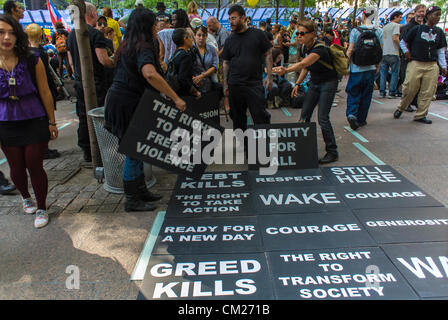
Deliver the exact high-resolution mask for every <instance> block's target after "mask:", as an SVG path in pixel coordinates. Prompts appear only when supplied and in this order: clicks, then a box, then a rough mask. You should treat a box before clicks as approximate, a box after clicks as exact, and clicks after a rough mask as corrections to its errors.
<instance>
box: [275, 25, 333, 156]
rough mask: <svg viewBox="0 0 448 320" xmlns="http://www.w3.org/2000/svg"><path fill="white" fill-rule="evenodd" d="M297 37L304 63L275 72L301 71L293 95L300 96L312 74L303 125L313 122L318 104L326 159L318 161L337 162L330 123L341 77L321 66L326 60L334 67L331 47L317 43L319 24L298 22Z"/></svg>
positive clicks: (304, 109) (305, 102)
mask: <svg viewBox="0 0 448 320" xmlns="http://www.w3.org/2000/svg"><path fill="white" fill-rule="evenodd" d="M297 34H298V37H299V42H300V44H301V47H300V50H299V52H298V55H300V57H301V58H302V59H303V60H301V61H300V62H299V63H296V64H294V65H292V66H290V67H288V68H285V67H278V68H275V69H274V70H273V71H274V72H275V73H277V74H279V75H284V74H285V73H289V72H293V71H299V70H301V71H300V75H299V78H298V79H297V81H296V85H295V87H294V89H293V90H292V93H291V95H292V96H295V95H296V94H297V92H298V89H299V86H300V84H301V83H302V81H303V80H304V79H305V77H306V75H307V74H308V72H310V73H311V82H310V84H309V87H308V90H307V92H306V96H305V101H304V103H303V107H302V113H301V115H300V122H310V120H311V116H312V114H313V112H314V109H315V108H316V105H319V110H318V114H317V119H318V122H319V125H320V127H321V130H322V136H323V138H324V141H325V150H326V154H325V156H324V157H322V158H321V159H319V163H321V164H327V163H331V162H335V161H337V160H338V158H339V155H338V150H337V145H336V138H335V136H334V132H333V127H332V125H331V122H330V111H331V106H332V105H333V101H334V97H335V95H336V89H337V87H338V77H337V76H338V75H337V73H336V71H335V70H334V69H329V68H327V67H326V66H324V64H322V63H320V61H323V62H325V63H326V64H331V61H332V58H331V55H330V52H329V50H328V48H327V47H326V46H325V45H324V44H323V43H318V42H317V41H316V36H317V25H316V24H315V23H314V22H312V21H309V20H304V21H301V22H299V23H298V31H297Z"/></svg>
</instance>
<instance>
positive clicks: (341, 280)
mask: <svg viewBox="0 0 448 320" xmlns="http://www.w3.org/2000/svg"><path fill="white" fill-rule="evenodd" d="M267 255H268V264H269V269H270V270H271V272H272V278H273V281H274V289H275V294H276V296H277V298H278V299H285V300H286V299H290V300H349V299H350V300H352V299H354V300H378V299H418V297H417V295H416V294H415V293H414V292H413V290H412V288H411V287H410V286H409V284H408V283H407V282H406V280H404V278H403V277H402V276H401V274H400V272H398V270H397V269H396V268H395V267H394V266H393V264H392V263H391V262H390V261H389V259H388V258H387V257H386V256H385V255H384V253H383V252H382V251H381V250H380V249H379V248H369V247H367V248H359V247H357V248H339V249H319V250H307V251H303V250H301V251H281V252H270V253H268V254H267Z"/></svg>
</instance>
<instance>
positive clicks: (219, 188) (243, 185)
mask: <svg viewBox="0 0 448 320" xmlns="http://www.w3.org/2000/svg"><path fill="white" fill-rule="evenodd" d="M250 201H251V198H250V191H249V187H248V182H247V172H207V173H204V174H202V175H201V176H200V177H199V178H197V179H191V178H188V177H182V176H179V177H178V180H177V182H176V185H175V188H174V191H173V193H172V194H171V199H170V202H169V204H168V208H167V210H166V211H167V216H168V217H186V216H202V217H204V216H235V215H237V216H239V215H247V214H249V213H250V212H251V210H250ZM252 212H253V211H252Z"/></svg>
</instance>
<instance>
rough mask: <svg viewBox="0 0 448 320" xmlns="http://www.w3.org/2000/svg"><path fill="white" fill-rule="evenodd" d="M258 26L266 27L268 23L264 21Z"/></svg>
mask: <svg viewBox="0 0 448 320" xmlns="http://www.w3.org/2000/svg"><path fill="white" fill-rule="evenodd" d="M258 25H259V26H260V27H263V28H264V27H266V22H264V21H260V23H258Z"/></svg>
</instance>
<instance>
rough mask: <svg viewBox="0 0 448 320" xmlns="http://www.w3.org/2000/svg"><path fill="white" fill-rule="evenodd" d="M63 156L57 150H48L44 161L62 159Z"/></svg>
mask: <svg viewBox="0 0 448 320" xmlns="http://www.w3.org/2000/svg"><path fill="white" fill-rule="evenodd" d="M60 156H61V154H60V153H59V152H58V150H56V149H47V151H45V154H44V159H56V158H58V157H60Z"/></svg>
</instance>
